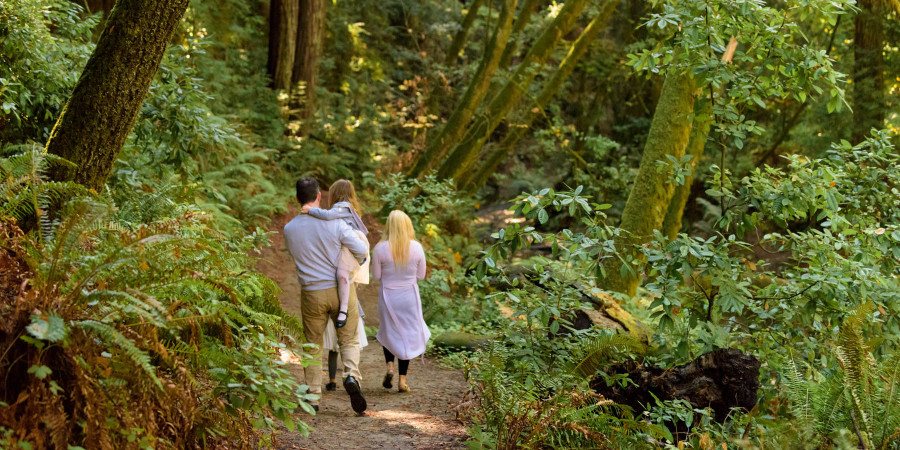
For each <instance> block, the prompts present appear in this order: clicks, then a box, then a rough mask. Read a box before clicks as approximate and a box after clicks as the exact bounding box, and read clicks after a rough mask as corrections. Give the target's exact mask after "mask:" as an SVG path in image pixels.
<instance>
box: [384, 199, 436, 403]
mask: <svg viewBox="0 0 900 450" xmlns="http://www.w3.org/2000/svg"><path fill="white" fill-rule="evenodd" d="M372 277H373V278H375V279H376V280H381V288H380V289H379V291H378V319H379V321H380V322H379V327H378V336H376V338H377V339H378V342H380V343H381V345H382V346H383V347H384V360H385V364H386V366H387V373H386V374H385V376H384V382H383V383H382V385H383V386H384V387H385V388H387V389H390V388H391V387H393V386H392V384H391V380H392V379H393V377H394V357H395V356H396V358H397V359H398V360H399V366H400V367H399V369H400V380H399V383H398V390H399V391H400V392H409V385H408V384H407V383H406V372H407V370H408V368H409V360H411V359H413V358H415V357H417V356H419V355H422V354H424V353H425V344H426V343H427V342H428V339H429V338H430V337H431V331H429V330H428V326H427V325H426V324H425V319H424V318H423V317H422V300H421V298H420V297H419V285H418V280H421V279H424V278H425V250H424V249H423V248H422V244H420V243H418V242H416V241H415V231H414V230H413V226H412V222H411V221H410V220H409V217H408V216H407V215H406V214H405V213H403V211H392V212H391V214H390V215H389V216H388V219H387V223H386V224H385V230H384V235H383V236H382V238H381V242H379V243H378V245H376V246H375V250H374V251H373V252H372Z"/></svg>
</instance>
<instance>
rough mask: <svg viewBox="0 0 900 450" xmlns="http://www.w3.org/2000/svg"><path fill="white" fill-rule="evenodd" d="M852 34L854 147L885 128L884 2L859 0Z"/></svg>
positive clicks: (881, 0)
mask: <svg viewBox="0 0 900 450" xmlns="http://www.w3.org/2000/svg"><path fill="white" fill-rule="evenodd" d="M856 4H857V5H858V6H859V8H860V11H859V14H857V15H856V19H854V25H855V27H856V30H855V31H854V33H853V135H852V138H853V139H852V140H853V143H854V144H855V143H857V142H859V141H861V140H863V139H864V138H865V137H866V136H868V135H869V130H871V129H872V128H878V129H881V128H882V127H884V105H885V103H884V56H883V54H882V51H883V47H884V17H885V14H886V13H887V10H886V9H885V7H884V6H885V5H884V0H859V1H857V2H856Z"/></svg>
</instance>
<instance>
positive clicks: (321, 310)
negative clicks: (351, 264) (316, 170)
mask: <svg viewBox="0 0 900 450" xmlns="http://www.w3.org/2000/svg"><path fill="white" fill-rule="evenodd" d="M321 198H322V193H321V192H319V183H318V182H317V181H316V180H315V179H314V178H310V177H306V178H301V179H300V180H299V181H297V201H298V202H300V207H301V208H302V207H303V206H306V205H309V206H311V207H318V206H319V200H320V199H321ZM284 238H285V241H286V243H287V248H288V251H289V252H290V253H291V256H292V257H293V258H294V265H296V266H297V278H298V279H299V280H300V286H301V288H302V294H301V296H300V313H301V314H302V315H303V333H304V335H305V336H306V342H308V343H311V344H316V346H317V347H316V349H315V350H313V351H311V352H310V353H311V354H312V356H313V357H314V358H317V357H318V356H319V354H320V352H321V347H322V336H323V334H324V332H325V326H326V325H327V324H328V318H329V316H330V317H331V319H332V320H335V321H336V320H337V314H338V309H339V305H340V300H339V299H338V293H337V282H336V280H335V270H336V267H337V265H336V264H337V261H338V260H339V258H340V253H341V246H342V245H343V246H344V247H347V248H348V249H349V250H350V252H351V253H352V254H353V256H354V257H356V259H357V260H359V261H360V263H362V262H363V261H364V260H365V258H366V256H367V251H368V246H367V245H366V243H364V242H362V241H361V240H360V239H359V238H358V237H357V234H356V233H355V232H354V231H353V229H352V228H350V226H349V225H347V224H346V223H345V222H344V221H343V220H319V219H316V218H315V217H312V216H310V215H307V214H300V215H298V216H297V217H295V218H294V219H293V220H291V221H290V223H288V224H287V225H285V227H284ZM358 325H359V308H358V304H357V301H356V286H355V285H352V284H351V286H350V301H349V302H348V311H347V325H346V326H344V327H342V328H338V329H337V340H338V344H339V345H340V348H341V360H342V361H343V363H344V375H346V378H345V379H344V389H345V390H346V391H347V394H349V395H350V405H351V406H352V407H353V410H354V411H356V413H358V414H360V413H362V412H363V411H365V410H366V399H365V398H364V397H363V395H362V389H361V387H360V385H359V380H360V379H361V378H362V377H361V376H360V373H359V333H358V330H357V326H358ZM303 372H304V373H305V374H306V384H308V385H309V392H310V393H312V394H316V395H319V396H321V394H322V369H321V368H320V367H319V366H317V365H316V366H306V367H304V368H303ZM312 406H313V408H314V409H315V410H316V411H318V410H319V405H318V401H317V402H316V403H315V404H313V405H312Z"/></svg>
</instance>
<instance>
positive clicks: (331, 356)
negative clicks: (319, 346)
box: [328, 350, 338, 383]
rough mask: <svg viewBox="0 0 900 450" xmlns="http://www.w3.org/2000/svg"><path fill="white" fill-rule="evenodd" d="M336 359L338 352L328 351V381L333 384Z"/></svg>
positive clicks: (335, 372) (335, 373)
mask: <svg viewBox="0 0 900 450" xmlns="http://www.w3.org/2000/svg"><path fill="white" fill-rule="evenodd" d="M337 357H338V352H336V351H334V350H330V351H329V352H328V381H331V382H332V383H334V380H335V376H336V375H337Z"/></svg>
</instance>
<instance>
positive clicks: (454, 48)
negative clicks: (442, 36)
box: [444, 0, 484, 67]
mask: <svg viewBox="0 0 900 450" xmlns="http://www.w3.org/2000/svg"><path fill="white" fill-rule="evenodd" d="M483 3H484V0H472V2H471V3H470V4H469V10H468V11H467V12H466V16H465V17H464V18H463V22H462V24H461V25H460V29H459V31H457V32H456V34H455V35H454V36H453V41H451V42H450V48H449V49H448V50H447V58H446V60H445V61H444V63H445V64H446V65H448V66H450V67H453V66H455V65H456V61H457V60H458V59H459V52H461V51H462V49H463V47H465V45H466V39H467V38H468V36H469V31H470V30H471V29H472V24H473V23H475V19H476V18H477V17H478V10H479V9H481V5H482V4H483Z"/></svg>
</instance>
